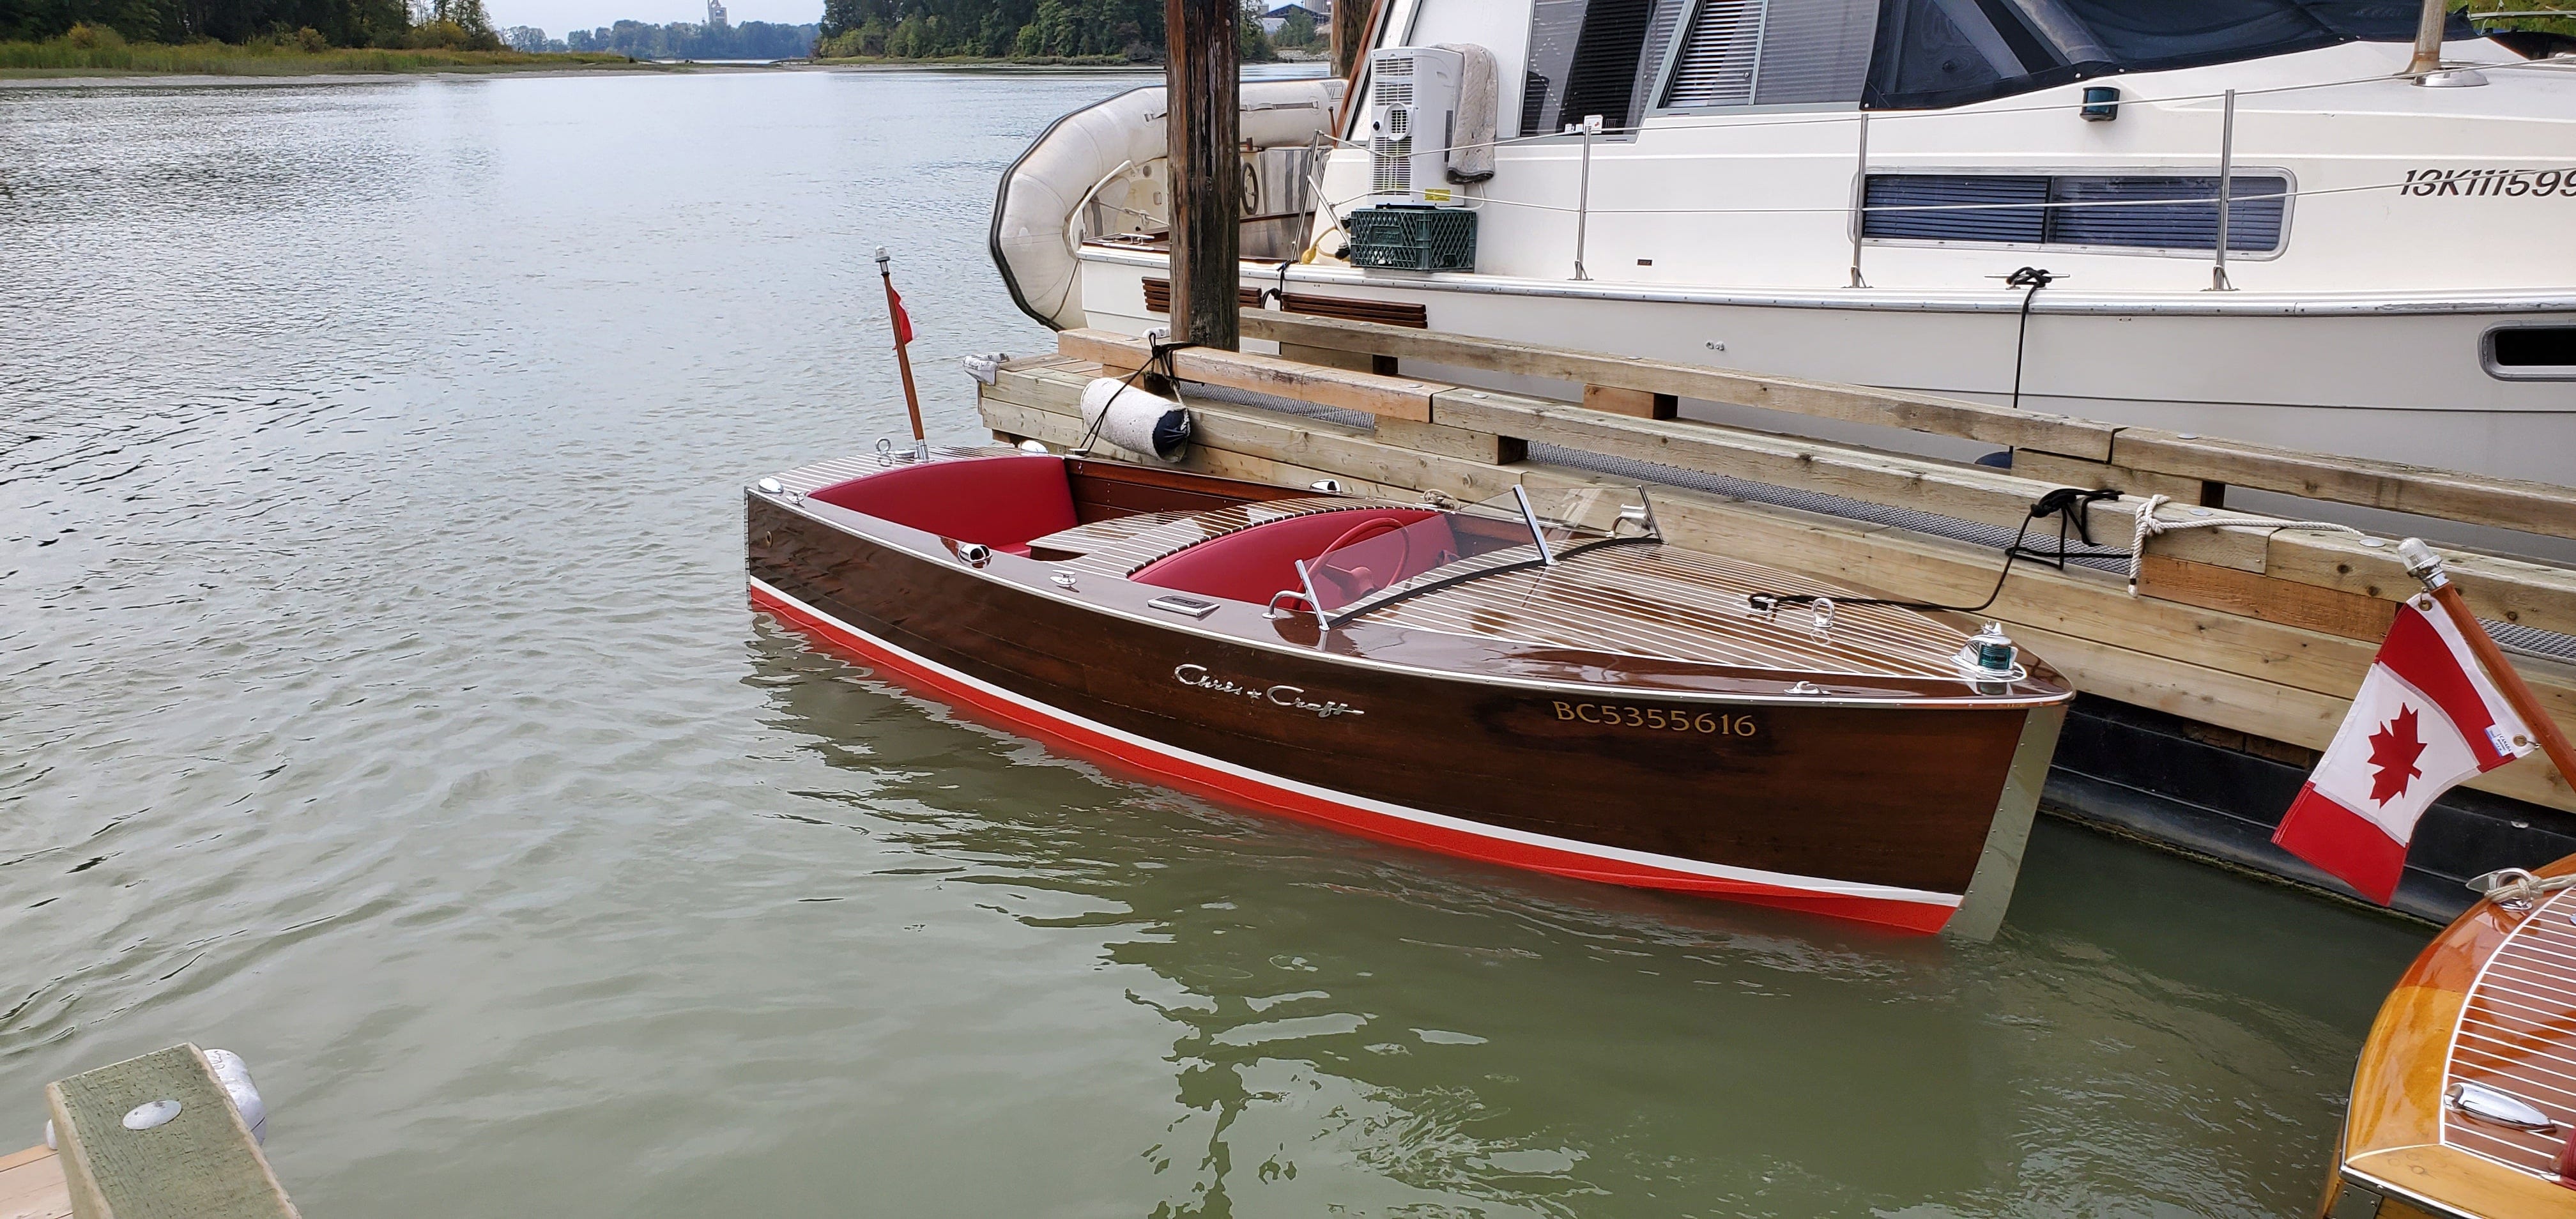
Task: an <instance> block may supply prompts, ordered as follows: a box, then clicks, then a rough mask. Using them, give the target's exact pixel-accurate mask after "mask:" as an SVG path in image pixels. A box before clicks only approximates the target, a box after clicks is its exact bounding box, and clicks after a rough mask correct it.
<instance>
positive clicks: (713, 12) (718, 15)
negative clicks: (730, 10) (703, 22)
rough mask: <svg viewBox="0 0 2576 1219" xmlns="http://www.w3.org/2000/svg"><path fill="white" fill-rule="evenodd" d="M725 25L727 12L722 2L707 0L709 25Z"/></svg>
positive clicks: (719, 0)
mask: <svg viewBox="0 0 2576 1219" xmlns="http://www.w3.org/2000/svg"><path fill="white" fill-rule="evenodd" d="M724 23H725V10H724V5H723V3H721V0H707V24H708V25H723V24H724Z"/></svg>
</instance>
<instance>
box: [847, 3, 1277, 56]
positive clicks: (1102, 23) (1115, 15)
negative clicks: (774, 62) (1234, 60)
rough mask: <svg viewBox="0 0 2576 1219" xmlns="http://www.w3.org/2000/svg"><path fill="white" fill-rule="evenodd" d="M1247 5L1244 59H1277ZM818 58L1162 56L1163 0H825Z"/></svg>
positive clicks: (1242, 40)
mask: <svg viewBox="0 0 2576 1219" xmlns="http://www.w3.org/2000/svg"><path fill="white" fill-rule="evenodd" d="M1258 11H1259V10H1258V9H1257V8H1255V7H1254V6H1253V5H1250V4H1247V5H1245V7H1244V15H1243V19H1242V20H1241V22H1240V23H1239V25H1238V29H1239V30H1240V31H1241V32H1240V34H1239V35H1238V37H1239V39H1240V46H1241V50H1242V55H1243V58H1244V59H1245V60H1246V61H1248V62H1255V63H1259V62H1267V61H1270V60H1274V59H1277V58H1278V57H1279V56H1278V51H1277V48H1275V47H1274V46H1273V45H1272V44H1271V41H1270V38H1269V37H1268V36H1267V35H1265V34H1263V33H1262V30H1261V26H1260V24H1259V23H1258V22H1257V21H1255V20H1253V16H1254V14H1255V13H1257V12H1258ZM820 32H821V35H822V37H821V40H820V41H818V42H817V43H816V44H815V46H814V54H815V55H816V56H817V57H818V58H821V57H828V58H835V59H845V58H852V57H861V56H864V57H869V58H888V59H937V58H944V57H949V56H973V57H977V58H988V59H1004V58H1008V59H1053V58H1066V59H1071V58H1118V59H1126V60H1131V61H1135V62H1139V63H1143V62H1151V61H1157V60H1160V59H1162V58H1163V48H1164V41H1163V0H823V22H822V26H821V30H820Z"/></svg>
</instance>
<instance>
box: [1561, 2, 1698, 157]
mask: <svg viewBox="0 0 2576 1219" xmlns="http://www.w3.org/2000/svg"><path fill="white" fill-rule="evenodd" d="M1685 3H1686V0H1537V2H1536V3H1535V4H1533V5H1532V6H1531V9H1530V43H1529V68H1528V72H1527V78H1526V80H1525V82H1524V85H1523V89H1522V93H1521V125H1520V134H1522V135H1553V134H1555V133H1557V132H1561V131H1563V130H1565V129H1566V128H1567V127H1570V126H1573V125H1575V124H1578V123H1581V122H1582V121H1583V120H1584V117H1585V116H1587V115H1594V114H1597V115H1600V116H1601V123H1602V126H1603V127H1605V128H1607V129H1609V130H1612V131H1617V130H1621V129H1623V128H1627V127H1631V126H1634V125H1635V120H1636V119H1638V118H1639V117H1642V116H1643V115H1644V114H1645V110H1646V108H1645V106H1644V104H1643V97H1644V95H1645V93H1646V92H1647V90H1648V89H1650V88H1651V87H1652V86H1653V83H1654V75H1655V73H1656V71H1657V70H1659V69H1660V68H1661V67H1662V66H1663V61H1664V50H1665V48H1666V47H1668V46H1670V45H1671V42H1672V33H1673V29H1674V28H1675V27H1676V26H1678V25H1679V24H1680V22H1681V12H1682V9H1683V7H1684V6H1685Z"/></svg>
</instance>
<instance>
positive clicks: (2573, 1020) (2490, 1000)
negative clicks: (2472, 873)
mask: <svg viewBox="0 0 2576 1219" xmlns="http://www.w3.org/2000/svg"><path fill="white" fill-rule="evenodd" d="M2571 874H2576V856H2570V857H2568V858H2566V859H2562V860H2559V861H2558V862H2557V863H2554V864H2551V865H2550V866H2548V867H2546V868H2543V869H2541V870H2540V873H2539V875H2540V876H2541V877H2565V876H2569V875H2571ZM2515 879H2516V876H2515V874H2510V873H2494V874H2490V875H2489V876H2484V877H2480V878H2478V880H2477V881H2473V882H2471V884H2472V887H2488V886H2495V885H2498V884H2512V883H2513V881H2514V880H2515ZM2533 887H2535V888H2537V887H2539V886H2533ZM2518 894H2522V887H2521V886H2515V887H2513V888H2490V891H2489V892H2488V894H2487V897H2486V898H2485V900H2482V901H2480V902H2479V903H2478V904H2477V905H2475V906H2472V907H2470V908H2469V911H2468V913H2466V914H2463V915H2461V916H2460V917H2459V919H2458V920H2456V921H2454V922H2453V923H2452V924H2451V925H2450V926H2449V927H2447V928H2445V929H2444V930H2443V931H2442V933H2441V934H2440V935H2438V936H2435V937H2434V938H2433V942H2432V943H2431V944H2428V945H2426V946H2425V948H2424V951H2423V953H2422V954H2421V955H2419V956H2417V957H2416V958H2415V963H2414V965H2413V966H2412V967H2410V968H2409V969H2408V970H2407V971H2406V974H2405V976H2404V977H2403V978H2400V979H2399V980H2398V983H2397V987H2396V989H2395V990H2394V991H2392V992H2390V994H2389V996H2388V1001H2387V1003H2385V1004H2384V1005H2382V1006H2381V1008H2380V1009H2379V1019H2378V1021H2377V1022H2376V1023H2375V1024H2373V1025H2372V1026H2371V1030H2370V1038H2369V1040H2368V1041H2367V1042H2365V1043H2364V1044H2363V1046H2362V1051H2361V1062H2360V1067H2359V1069H2358V1070H2356V1071H2355V1072H2354V1074H2353V1081H2352V1105H2351V1108H2350V1111H2349V1112H2348V1114H2347V1115H2346V1117H2345V1119H2344V1129H2343V1134H2342V1137H2341V1138H2340V1139H2339V1140H2338V1141H2337V1143H2336V1147H2335V1171H2334V1173H2333V1175H2332V1176H2331V1177H2330V1178H2329V1180H2328V1182H2327V1185H2326V1193H2325V1200H2324V1202H2323V1203H2321V1204H2320V1205H2319V1207H2318V1214H2319V1215H2320V1216H2323V1217H2326V1219H2370V1217H2371V1216H2390V1217H2392V1219H2398V1217H2403V1219H2416V1217H2422V1216H2438V1217H2440V1219H2506V1217H2508V1216H2511V1217H2515V1219H2519V1217H2521V1216H2534V1215H2576V1154H2571V1146H2572V1144H2571V1141H2572V1140H2576V889H2561V890H2557V891H2554V892H2541V893H2529V894H2527V895H2518Z"/></svg>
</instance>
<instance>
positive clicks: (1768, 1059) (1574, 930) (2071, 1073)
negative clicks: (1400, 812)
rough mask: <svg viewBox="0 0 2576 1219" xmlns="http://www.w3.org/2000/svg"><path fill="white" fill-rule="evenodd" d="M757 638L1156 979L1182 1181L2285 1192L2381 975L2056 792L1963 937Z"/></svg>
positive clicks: (1681, 1199) (1271, 1202)
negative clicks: (1256, 810) (1155, 756)
mask: <svg viewBox="0 0 2576 1219" xmlns="http://www.w3.org/2000/svg"><path fill="white" fill-rule="evenodd" d="M753 657H754V660H753V665H754V671H755V672H756V673H757V674H758V675H759V676H758V677H757V678H756V680H758V681H759V682H760V683H761V684H762V685H763V686H764V687H765V688H766V689H767V690H768V692H769V694H770V697H771V700H772V706H773V707H774V708H775V709H776V710H777V711H778V713H779V715H780V718H779V719H777V720H775V721H772V725H771V726H773V727H776V728H780V729H785V730H789V731H794V732H801V733H804V734H807V735H808V736H809V738H810V744H809V745H808V748H811V749H812V750H814V751H816V753H817V754H819V755H820V756H823V757H825V758H828V759H829V760H830V761H831V762H832V764H833V765H835V766H837V767H843V768H848V769H851V770H855V771H860V772H864V773H866V774H867V775H868V776H870V780H871V781H870V796H869V799H868V801H867V802H868V803H869V804H871V805H873V806H875V807H877V808H880V809H885V808H904V807H917V808H919V809H921V810H923V811H921V812H920V813H918V814H912V815H896V816H895V818H894V820H895V821H896V822H897V825H896V826H895V827H889V828H887V829H881V830H879V831H878V832H879V833H881V834H885V835H888V836H889V837H890V838H891V839H892V840H893V841H898V842H901V843H903V844H904V845H906V846H907V847H909V848H911V849H913V850H915V851H917V852H919V853H920V855H922V856H923V857H925V858H936V859H942V860H948V861H952V863H953V865H954V866H955V867H956V868H958V869H959V870H958V871H957V872H956V873H955V874H954V878H955V879H956V880H957V881H958V882H960V883H966V884H974V885H980V886H985V887H987V888H989V889H990V890H991V891H992V896H991V898H990V900H991V901H992V902H993V903H994V904H995V905H996V906H997V907H998V908H1001V909H1006V910H1011V911H1012V912H1013V913H1014V917H1016V918H1019V919H1021V920H1022V921H1024V922H1025V923H1027V924H1028V925H1031V926H1047V927H1078V928H1082V929H1085V930H1088V931H1090V932H1093V933H1096V934H1098V935H1099V936H1100V945H1101V949H1100V950H1101V959H1102V960H1103V961H1104V962H1105V963H1108V964H1111V965H1116V966H1133V967H1137V968H1139V969H1141V970H1142V971H1146V973H1147V974H1149V975H1150V977H1151V979H1152V984H1150V985H1142V986H1132V987H1131V989H1130V992H1129V993H1130V996H1131V999H1132V1001H1133V1002H1134V1003H1136V1004H1138V1005H1140V1006H1142V1007H1144V1008H1146V1009H1148V1010H1150V1011H1152V1012H1153V1013H1155V1014H1156V1015H1157V1016H1159V1017H1160V1018H1161V1019H1163V1020H1165V1021H1167V1022H1168V1023H1169V1025H1170V1026H1171V1049H1170V1054H1169V1057H1168V1059H1167V1060H1166V1064H1165V1065H1166V1069H1167V1070H1168V1071H1169V1072H1170V1075H1171V1082H1172V1104H1173V1107H1174V1111H1175V1112H1174V1116H1173V1117H1172V1119H1171V1120H1170V1122H1169V1125H1168V1128H1167V1130H1166V1132H1165V1137H1164V1138H1162V1139H1161V1140H1159V1141H1158V1142H1156V1143H1155V1144H1154V1145H1152V1146H1149V1147H1146V1148H1142V1149H1140V1151H1139V1154H1140V1155H1142V1156H1143V1157H1145V1159H1146V1160H1147V1161H1148V1162H1149V1164H1150V1166H1151V1169H1152V1173H1153V1176H1154V1186H1153V1188H1154V1195H1153V1196H1154V1197H1155V1198H1156V1199H1157V1202H1156V1205H1155V1207H1154V1209H1153V1213H1154V1214H1156V1215H1170V1216H1184V1215H1188V1216H1198V1215H1209V1216H1213V1215H1227V1214H1233V1213H1236V1212H1238V1211H1240V1210H1245V1209H1247V1208H1249V1209H1253V1210H1257V1211H1259V1212H1261V1213H1268V1212H1270V1211H1272V1210H1274V1209H1275V1210H1278V1211H1279V1212H1281V1213H1288V1212H1291V1211H1301V1210H1302V1211H1303V1212H1304V1213H1320V1212H1321V1211H1322V1210H1323V1209H1324V1207H1325V1206H1326V1205H1327V1204H1335V1203H1338V1204H1345V1205H1349V1206H1351V1207H1352V1209H1353V1211H1354V1212H1361V1211H1366V1212H1368V1213H1377V1212H1379V1211H1387V1212H1391V1213H1394V1212H1400V1213H1416V1212H1417V1210H1418V1212H1419V1213H1459V1214H1466V1213H1474V1214H1487V1215H1522V1214H1526V1215H1572V1214H1577V1213H1580V1214H1585V1215H1602V1214H1637V1215H1648V1214H1663V1215H1669V1214H1676V1213H1691V1214H1697V1213H1761V1214H1825V1213H1835V1214H1848V1213H1856V1212H1859V1211H1863V1210H1874V1209H1894V1208H1904V1207H1908V1206H1913V1205H1918V1204H1919V1205H1921V1206H1926V1207H1929V1208H1931V1209H1930V1210H1923V1211H1915V1212H1909V1213H1949V1212H1952V1211H1955V1212H1957V1213H1980V1214H1983V1213H2028V1214H2062V1213H2071V1212H2076V1211H2084V1212H2096V1211H2109V1212H2120V1211H2126V1210H2132V1209H2138V1208H2149V1207H2153V1206H2156V1205H2159V1204H2161V1205H2166V1206H2181V1207H2184V1208H2187V1209H2189V1210H2191V1211H2193V1212H2194V1213H2203V1214H2234V1213H2247V1214H2252V1213H2278V1212H2282V1211H2286V1210H2289V1209H2294V1208H2295V1207H2297V1206H2298V1205H2301V1204H2302V1203H2304V1202H2305V1201H2306V1200H2307V1199H2308V1198H2309V1197H2310V1196H2311V1195H2312V1193H2313V1190H2314V1186H2315V1182H2316V1172H2317V1165H2318V1164H2320V1163H2321V1162H2322V1161H2321V1157H2322V1156H2323V1154H2324V1152H2325V1149H2326V1145H2327V1142H2328V1141H2329V1140H2330V1138H2331V1123H2332V1121H2333V1120H2334V1118H2335V1116H2336V1114H2337V1112H2338V1105H2339V1101H2340V1095H2341V1090H2342V1087H2343V1082H2344V1081H2343V1078H2342V1073H2343V1072H2344V1071H2345V1070H2347V1069H2348V1064H2349V1058H2350V1054H2351V1051H2352V1047H2353V1046H2354V1045H2355V1044H2356V1042H2357V1039H2358V1036H2359V1034H2360V1032H2361V1031H2362V1028H2363V1027H2364V1026H2365V1025H2366V1022H2367V1018H2368V1015H2369V1012H2370V1011H2371V1010H2372V1008H2373V1007H2374V1006H2375V1000H2376V995H2375V994H2374V993H2373V992H2372V989H2371V986H2370V984H2369V983H2367V982H2358V983H2357V982H2355V981H2353V980H2351V979H2350V978H2349V977H2348V976H2347V975H2348V971H2337V970H2334V969H2331V968H2327V967H2324V966H2314V965H2311V966H2308V967H2305V968H2303V967H2302V966H2301V965H2300V962H2302V961H2310V960H2312V959H2313V953H2312V952H2311V951H2310V949H2309V946H2310V945H2312V944H2313V943H2315V942H2317V941H2318V940H2319V939H2332V938H2344V939H2350V938H2352V937H2353V936H2354V929H2353V928H2352V927H2350V926H2349V925H2348V924H2349V922H2350V919H2349V918H2348V916H2346V915H2343V914H2342V913H2340V912H2337V911H2333V910H2330V909H2326V908H2323V907H2319V906H2317V905H2316V904H2314V903H2310V902H2307V901H2304V900H2301V899H2298V898H2296V897H2293V896H2290V895H2287V894H2282V893H2277V892H2275V891H2272V890H2269V889H2267V888H2263V887H2260V886H2254V885H2249V884H2246V883H2244V882H2240V881H2237V880H2234V879H2233V878H2230V877H2225V876H2222V875H2219V874H2216V873H2214V872H2210V871H2208V870H2205V869H2199V868H2195V867H2192V866H2190V865H2186V864H2181V863H2179V862H2177V861H2172V860H2168V859H2164V858H2160V857H2156V856H2152V855H2148V854H2146V853H2144V852H2141V851H2138V850H2135V849H2132V848H2126V847H2123V846H2120V845H2118V844H2114V843H2110V842H2107V841H2104V840H2101V839H2097V838H2095V837H2092V836H2090V835H2088V834H2085V833H2082V832H2079V831H2074V830H2070V829H2066V828H2064V827H2061V826H2057V825H2054V824H2047V825H2043V827H2042V829H2041V831H2040V834H2039V836H2038V838H2037V841H2036V844H2035V847H2034V850H2033V855H2032V863H2031V868H2030V878H2029V880H2028V881H2027V882H2026V887H2025V889H2024V892H2023V896H2022V899H2021V901H2020V902H2018V903H2017V905H2016V907H2015V909H2014V912H2013V918H2012V921H2011V925H2010V926H2009V927H2008V928H2007V930H2006V932H2005V934H2004V935H2003V936H2002V937H2001V938H2000V939H1999V940H1998V941H1997V942H1996V943H1995V944H1992V945H1961V944H1954V943H1951V942H1948V941H1942V940H1926V939H1919V938H1910V937H1900V936H1894V935H1885V934H1881V933H1878V932H1876V931H1873V930H1870V929H1865V928H1855V927H1846V926H1843V925H1840V924H1835V923H1830V922H1824V921H1819V920H1810V919H1805V918H1801V917H1799V916H1796V915H1792V914H1787V913H1783V912H1775V911H1767V910H1760V909H1754V908H1737V907H1728V906H1720V905H1712V904H1707V903H1699V902H1691V901H1685V900H1680V899H1668V898H1663V897H1658V896H1653V895H1645V894H1635V893H1628V892H1624V891H1619V890H1610V889H1602V888H1596V887H1591V886H1583V885H1577V884H1573V883H1571V882H1557V881H1553V880H1549V879H1546V878H1537V877H1529V876H1523V875H1520V874H1517V873H1510V872H1503V871H1499V870H1491V869H1486V868H1482V867H1479V866H1475V865H1470V864H1464V863H1460V862H1456V861H1450V860H1446V859H1441V858H1438V857H1433V856H1426V855H1419V854H1414V853H1410V852H1403V851H1398V850H1393V849H1388V848H1380V847H1376V846H1372V845H1368V844H1364V843H1356V842H1352V841H1350V840H1347V839H1343V838H1340V837H1337V836H1333V835H1330V834H1326V833H1323V832H1320V831H1315V830H1311V829H1308V828H1306V827H1301V826H1296V825H1293V824H1289V823H1285V822H1280V821H1276V820H1272V819H1268V818H1263V817H1258V816H1252V815H1242V814H1236V813H1232V812H1228V811H1225V810H1221V809H1216V808H1212V807H1208V806H1205V805H1202V804H1199V803H1197V802H1195V801H1192V800H1189V799H1186V798H1182V797H1178V796H1175V795H1172V794H1169V793H1166V792H1162V791H1160V790H1158V789H1154V788H1152V787H1150V786H1145V785H1141V784H1135V783H1130V782H1128V781H1126V780H1122V779H1118V778H1114V777H1107V776H1102V775H1101V774H1100V773H1099V772H1098V771H1096V770H1094V769H1093V768H1091V767H1089V766H1087V765H1085V764H1082V763H1079V762H1074V761H1069V760H1064V759H1060V758H1055V757H1053V756H1051V755H1049V754H1047V753H1046V752H1045V751H1043V750H1042V749H1040V748H1039V747H1037V746H1035V745H1032V744H1029V743H1027V742H1023V741H1019V740H1017V739H1016V738H1012V737H1009V736H1008V735H1007V734H1003V733H1000V732H998V731H995V730H990V729H985V728H981V727H978V726H974V725H972V724H969V723H966V722H963V721H961V720H958V719H957V718H956V717H954V716H953V715H952V714H951V713H949V712H948V711H946V710H945V709H943V708H940V707H939V706H937V705H936V704H933V703H927V702H924V701H922V700H919V699H916V698H914V697H912V696H910V695H908V694H904V693H901V692H899V691H895V690H892V689H890V688H888V687H884V686H881V685H879V684H877V683H876V682H875V681H874V680H873V679H869V678H866V677H865V676H864V674H865V670H864V669H861V668H859V667H857V666H850V667H847V668H844V667H843V666H842V664H841V662H839V661H836V660H832V659H829V658H826V657H820V656H816V655H813V654H810V653H808V652H806V651H805V650H804V647H803V641H802V640H801V638H800V637H797V636H794V635H791V634H787V633H785V632H782V631H779V630H777V629H775V628H773V627H770V626H767V625H765V624H764V625H763V627H762V628H761V629H760V630H759V632H758V633H757V636H756V640H755V645H754V648H753ZM932 809H938V810H944V811H938V812H932V811H929V810H932ZM1034 890H1047V891H1051V894H1052V896H1051V897H1049V896H1042V895H1039V894H1037V893H1034V892H1033V891H1034ZM1065 898H1075V899H1080V900H1081V901H1082V902H1084V903H1087V904H1088V908H1087V909H1085V910H1084V911H1083V912H1081V913H1077V914H1071V915H1063V914H1056V913H1049V912H1047V911H1049V910H1052V909H1053V908H1055V907H1057V906H1060V905H1061V904H1062V899H1065ZM2387 932H2388V934H2387V935H2384V936H2373V935H2371V934H2370V933H2369V932H2367V931H2365V932H2364V933H2363V935H2362V937H2361V938H2363V939H2364V940H2366V941H2369V943H2370V947H2372V948H2373V949H2400V950H2402V948H2403V947H2404V945H2405V942H2406V936H2407V935H2408V933H2407V932H2405V931H2404V930H2402V929H2399V928H2393V927H2392V928H2388V929H2387ZM2339 979H2341V980H2339Z"/></svg>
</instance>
